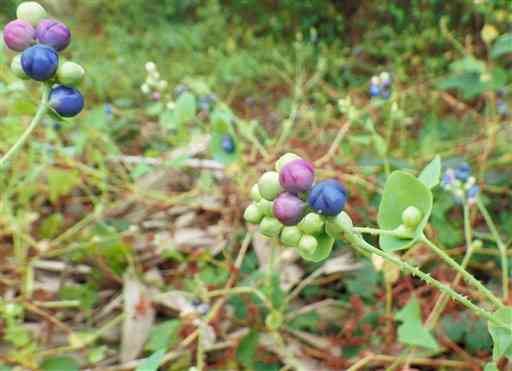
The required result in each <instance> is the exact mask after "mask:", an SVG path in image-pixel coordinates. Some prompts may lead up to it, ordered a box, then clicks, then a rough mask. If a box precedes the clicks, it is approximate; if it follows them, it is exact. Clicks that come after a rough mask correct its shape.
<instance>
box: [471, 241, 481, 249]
mask: <svg viewBox="0 0 512 371" xmlns="http://www.w3.org/2000/svg"><path fill="white" fill-rule="evenodd" d="M482 246H483V242H482V240H474V241H473V242H472V243H471V248H472V249H481V248H482Z"/></svg>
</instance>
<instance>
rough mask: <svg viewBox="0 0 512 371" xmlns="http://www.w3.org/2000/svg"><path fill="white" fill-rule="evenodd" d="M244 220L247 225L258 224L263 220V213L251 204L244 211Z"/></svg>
mask: <svg viewBox="0 0 512 371" xmlns="http://www.w3.org/2000/svg"><path fill="white" fill-rule="evenodd" d="M244 219H245V220H246V221H247V222H249V223H252V224H259V222H261V219H263V213H262V212H261V210H260V208H259V207H258V205H256V204H254V203H252V204H250V205H249V206H248V207H247V209H245V212H244Z"/></svg>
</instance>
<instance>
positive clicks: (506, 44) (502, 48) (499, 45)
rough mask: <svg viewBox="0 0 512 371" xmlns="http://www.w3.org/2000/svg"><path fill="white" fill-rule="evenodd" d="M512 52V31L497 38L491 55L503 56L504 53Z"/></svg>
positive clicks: (493, 57)
mask: <svg viewBox="0 0 512 371" xmlns="http://www.w3.org/2000/svg"><path fill="white" fill-rule="evenodd" d="M511 52H512V33H507V34H504V35H501V36H500V37H498V38H497V39H496V41H495V42H494V45H493V46H492V48H491V52H490V56H491V58H492V59H496V58H498V57H501V56H502V55H503V54H508V53H511Z"/></svg>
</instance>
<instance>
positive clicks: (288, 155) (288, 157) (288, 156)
mask: <svg viewBox="0 0 512 371" xmlns="http://www.w3.org/2000/svg"><path fill="white" fill-rule="evenodd" d="M300 159H301V157H300V156H298V155H296V154H295V153H285V154H284V155H282V156H281V157H279V160H277V161H276V171H277V172H280V171H281V169H282V168H283V166H284V165H286V164H287V163H288V162H291V161H293V160H300Z"/></svg>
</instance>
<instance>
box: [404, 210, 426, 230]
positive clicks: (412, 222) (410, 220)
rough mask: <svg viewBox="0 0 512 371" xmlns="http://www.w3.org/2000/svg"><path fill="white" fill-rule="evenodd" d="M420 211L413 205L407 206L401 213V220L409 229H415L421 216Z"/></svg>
mask: <svg viewBox="0 0 512 371" xmlns="http://www.w3.org/2000/svg"><path fill="white" fill-rule="evenodd" d="M422 216H423V215H422V213H421V211H420V210H419V209H418V208H417V207H414V206H409V207H408V208H407V209H405V210H404V211H403V213H402V222H403V223H404V225H405V226H406V227H408V228H410V229H416V227H417V226H418V224H419V223H420V222H421V218H422Z"/></svg>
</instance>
